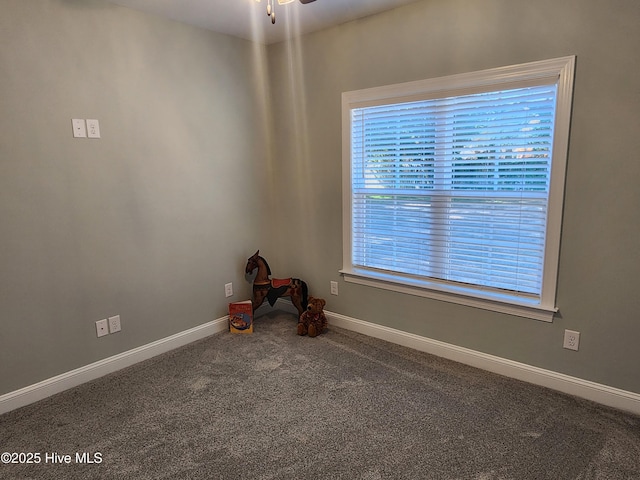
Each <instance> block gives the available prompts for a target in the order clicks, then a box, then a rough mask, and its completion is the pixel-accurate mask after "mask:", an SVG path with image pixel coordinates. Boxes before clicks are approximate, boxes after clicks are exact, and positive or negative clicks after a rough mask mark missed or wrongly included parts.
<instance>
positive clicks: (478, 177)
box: [341, 57, 575, 321]
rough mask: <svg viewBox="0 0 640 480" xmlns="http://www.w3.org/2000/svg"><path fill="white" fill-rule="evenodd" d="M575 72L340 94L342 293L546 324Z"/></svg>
mask: <svg viewBox="0 0 640 480" xmlns="http://www.w3.org/2000/svg"><path fill="white" fill-rule="evenodd" d="M574 64H575V57H565V58H561V59H554V60H547V61H542V62H534V63H529V64H523V65H516V66H511V67H503V68H498V69H492V70H486V71H481V72H473V73H470V74H462V75H455V76H450V77H443V78H438V79H431V80H424V81H419V82H410V83H406V84H398V85H391V86H385V87H379V88H372V89H367V90H359V91H354V92H346V93H344V94H343V97H342V109H343V120H342V121H343V170H344V171H343V181H344V185H343V192H344V198H343V208H344V212H343V221H344V229H343V232H344V233H343V235H344V249H343V251H344V254H343V255H344V259H343V269H342V270H341V272H342V273H343V274H344V277H345V280H346V281H350V282H355V283H360V284H364V285H370V286H374V287H380V288H385V289H390V290H396V291H401V292H405V293H410V294H415V295H421V296H426V297H432V298H437V299H441V300H447V301H453V302H456V303H463V304H466V305H471V306H476V307H480V308H487V309H491V310H496V311H501V312H505V313H511V314H515V315H520V316H525V317H531V318H536V319H539V320H547V321H551V320H552V318H553V313H554V312H555V311H556V310H557V309H556V306H555V289H556V278H557V269H558V255H559V246H560V227H561V216H562V202H563V196H564V176H565V167H566V157H567V146H568V136H569V120H570V111H571V97H572V86H573V71H574Z"/></svg>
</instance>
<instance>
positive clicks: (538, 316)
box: [340, 268, 558, 322]
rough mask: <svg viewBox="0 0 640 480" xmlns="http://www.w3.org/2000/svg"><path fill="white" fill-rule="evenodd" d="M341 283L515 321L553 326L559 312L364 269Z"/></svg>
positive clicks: (513, 297)
mask: <svg viewBox="0 0 640 480" xmlns="http://www.w3.org/2000/svg"><path fill="white" fill-rule="evenodd" d="M340 273H341V274H342V275H343V277H344V280H345V281H346V282H350V283H357V284H359V285H366V286H369V287H375V288H382V289H384V290H391V291H394V292H399V293H405V294H408V295H416V296H419V297H425V298H432V299H435V300H441V301H444V302H450V303H457V304H459V305H466V306H468V307H474V308H481V309H483V310H491V311H494V312H499V313H506V314H509V315H515V316H518V317H525V318H531V319H534V320H540V321H543V322H552V321H553V315H554V314H555V313H556V312H557V311H558V309H557V308H555V307H550V308H545V307H542V306H540V305H539V304H538V303H537V300H529V299H527V298H525V297H520V296H516V295H508V294H504V293H498V292H490V291H483V290H476V289H472V288H467V287H464V286H458V285H449V284H445V283H444V282H443V283H440V282H436V281H433V282H430V281H425V280H418V279H413V278H409V277H401V276H396V275H391V274H388V273H383V272H378V271H370V270H363V269H356V268H353V269H350V270H346V269H343V270H340Z"/></svg>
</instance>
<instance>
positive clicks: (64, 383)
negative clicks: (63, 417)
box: [0, 316, 229, 415]
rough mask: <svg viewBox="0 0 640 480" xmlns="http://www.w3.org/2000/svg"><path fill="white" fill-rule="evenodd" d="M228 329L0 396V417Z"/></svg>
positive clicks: (205, 327)
mask: <svg viewBox="0 0 640 480" xmlns="http://www.w3.org/2000/svg"><path fill="white" fill-rule="evenodd" d="M228 328H229V317H228V316H225V317H222V318H218V319H216V320H213V321H211V322H207V323H205V324H202V325H199V326H197V327H194V328H191V329H189V330H185V331H184V332H180V333H176V334H175V335H171V336H169V337H166V338H162V339H160V340H157V341H155V342H152V343H148V344H146V345H142V346H140V347H137V348H134V349H132V350H129V351H126V352H123V353H120V354H118V355H114V356H112V357H109V358H105V359H104V360H99V361H97V362H94V363H91V364H89V365H85V366H84V367H80V368H77V369H75V370H72V371H70V372H66V373H63V374H61V375H57V376H55V377H52V378H49V379H47V380H43V381H42V382H38V383H36V384H34V385H29V386H27V387H24V388H21V389H20V390H16V391H14V392H9V393H7V394H5V395H2V396H0V415H1V414H3V413H6V412H9V411H11V410H15V409H16V408H20V407H24V406H25V405H29V404H30V403H33V402H37V401H39V400H42V399H45V398H47V397H50V396H51V395H54V394H56V393H60V392H63V391H65V390H68V389H69V388H73V387H76V386H78V385H80V384H83V383H86V382H89V381H91V380H95V379H96V378H100V377H102V376H104V375H107V374H109V373H113V372H116V371H118V370H121V369H123V368H125V367H129V366H131V365H134V364H136V363H138V362H142V361H143V360H147V359H149V358H152V357H155V356H156V355H160V354H161V353H165V352H168V351H170V350H173V349H175V348H178V347H181V346H183V345H187V344H188V343H191V342H195V341H196V340H200V339H202V338H205V337H208V336H209V335H213V334H214V333H218V332H222V331H225V330H227V329H228Z"/></svg>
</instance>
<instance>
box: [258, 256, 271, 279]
mask: <svg viewBox="0 0 640 480" xmlns="http://www.w3.org/2000/svg"><path fill="white" fill-rule="evenodd" d="M258 258H259V259H261V260H262V261H263V262H264V266H265V267H267V275H271V268H270V267H269V264H268V263H267V261H266V260H265V259H264V257H261V256H260V255H258Z"/></svg>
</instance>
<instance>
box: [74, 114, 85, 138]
mask: <svg viewBox="0 0 640 480" xmlns="http://www.w3.org/2000/svg"><path fill="white" fill-rule="evenodd" d="M71 126H72V127H73V136H74V138H87V127H86V125H85V123H84V118H72V119H71Z"/></svg>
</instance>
